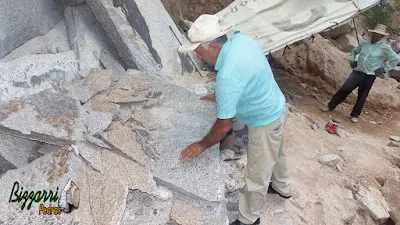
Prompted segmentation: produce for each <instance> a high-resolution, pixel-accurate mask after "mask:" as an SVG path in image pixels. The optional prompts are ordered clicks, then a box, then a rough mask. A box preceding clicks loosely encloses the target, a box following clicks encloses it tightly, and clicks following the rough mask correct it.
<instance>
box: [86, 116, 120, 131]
mask: <svg viewBox="0 0 400 225" xmlns="http://www.w3.org/2000/svg"><path fill="white" fill-rule="evenodd" d="M113 116H114V114H112V113H108V112H96V111H93V112H91V113H90V114H89V121H88V131H89V134H90V135H97V134H100V133H102V132H103V131H104V130H105V129H107V127H108V126H109V125H110V124H111V121H112V119H113Z"/></svg>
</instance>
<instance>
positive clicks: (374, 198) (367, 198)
mask: <svg viewBox="0 0 400 225" xmlns="http://www.w3.org/2000/svg"><path fill="white" fill-rule="evenodd" d="M355 198H356V199H357V200H358V201H359V202H360V203H361V204H362V205H364V207H366V208H367V209H368V211H369V212H370V214H371V216H372V217H373V218H374V219H375V220H384V219H388V218H389V217H390V215H389V211H390V208H389V205H388V203H387V202H386V200H385V198H384V197H383V196H382V193H381V192H380V191H379V190H378V189H376V188H373V187H369V188H368V189H366V188H363V187H361V188H360V190H359V191H358V192H357V193H356V194H355Z"/></svg>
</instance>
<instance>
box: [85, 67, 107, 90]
mask: <svg viewBox="0 0 400 225" xmlns="http://www.w3.org/2000/svg"><path fill="white" fill-rule="evenodd" d="M86 84H87V86H88V87H89V89H90V92H91V94H92V96H95V95H97V94H99V93H101V92H103V91H107V90H108V89H109V88H110V85H111V70H107V69H105V70H104V69H92V70H91V71H90V74H89V75H88V77H87V79H86Z"/></svg>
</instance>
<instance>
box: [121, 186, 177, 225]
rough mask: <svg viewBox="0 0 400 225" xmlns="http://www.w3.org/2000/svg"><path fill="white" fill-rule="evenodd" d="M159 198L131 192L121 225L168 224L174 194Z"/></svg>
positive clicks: (166, 192) (166, 191)
mask: <svg viewBox="0 0 400 225" xmlns="http://www.w3.org/2000/svg"><path fill="white" fill-rule="evenodd" d="M163 192H164V193H165V194H164V195H165V196H163V197H162V198H161V197H157V196H153V195H150V194H148V193H144V192H141V191H139V190H129V193H128V196H127V198H126V207H125V211H124V215H123V218H122V220H121V223H120V224H121V225H131V224H141V225H147V224H148V225H152V224H168V222H169V221H170V214H171V208H172V193H171V192H170V191H168V190H164V191H163Z"/></svg>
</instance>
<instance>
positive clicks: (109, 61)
mask: <svg viewBox="0 0 400 225" xmlns="http://www.w3.org/2000/svg"><path fill="white" fill-rule="evenodd" d="M100 62H101V64H103V66H104V67H105V68H106V69H109V70H111V71H112V74H111V80H112V81H118V80H119V78H121V77H122V76H123V75H124V74H125V69H124V67H122V65H121V64H120V63H119V62H118V60H117V59H116V57H115V56H113V55H112V54H111V53H110V52H108V51H107V50H104V49H103V50H101V52H100Z"/></svg>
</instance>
